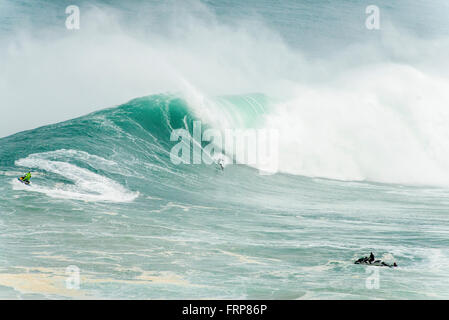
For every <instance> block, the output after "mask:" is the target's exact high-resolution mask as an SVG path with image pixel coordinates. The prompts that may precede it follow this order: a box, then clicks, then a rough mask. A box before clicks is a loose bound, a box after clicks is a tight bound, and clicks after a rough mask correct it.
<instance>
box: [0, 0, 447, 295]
mask: <svg viewBox="0 0 449 320" xmlns="http://www.w3.org/2000/svg"><path fill="white" fill-rule="evenodd" d="M72 2H73V3H72ZM375 2H377V3H378V4H377V5H378V6H379V8H380V10H381V11H380V12H381V16H380V17H381V19H382V20H381V28H380V30H375V31H373V30H367V29H366V27H365V19H366V17H367V15H366V13H365V8H366V7H367V6H368V5H370V4H371V3H370V2H368V1H350V0H347V1H324V0H316V1H306V0H303V1H293V0H289V1H287V0H283V1H262V0H260V1H255V0H254V1H245V2H243V1H236V0H226V1H182V2H181V1H126V2H122V1H43V0H39V1H20V2H19V1H9V0H1V2H0V9H1V10H0V47H1V49H2V51H1V52H0V58H1V60H0V117H1V118H2V120H0V123H1V127H2V128H0V130H2V131H1V135H2V138H0V298H1V299H448V298H449V209H448V208H449V144H448V141H449V140H448V139H449V127H448V126H447V123H448V121H449V111H448V106H449V94H448V92H449V90H447V89H448V88H449V77H448V75H449V68H448V67H449V65H448V63H447V61H446V58H447V54H448V53H449V41H448V40H449V38H448V36H449V32H448V30H449V29H448V27H449V24H448V22H447V21H446V20H447V19H446V18H447V13H449V7H448V5H447V4H445V3H444V1H433V2H432V3H428V4H427V3H426V4H424V3H423V2H420V1H394V3H392V2H391V1H383V0H382V1H381V0H379V1H375ZM72 4H75V5H78V6H79V8H80V12H81V19H82V20H81V28H80V30H79V31H73V30H72V31H70V32H68V31H67V30H66V29H65V27H64V21H65V18H66V16H67V15H66V13H65V8H66V7H67V6H68V5H72ZM195 121H201V123H202V124H203V127H204V129H206V128H216V129H218V130H225V129H228V128H232V129H267V128H270V129H275V130H277V132H279V148H278V149H276V150H277V152H278V154H277V155H278V159H279V163H278V170H277V171H276V173H275V174H261V172H260V171H259V170H258V167H257V166H255V165H246V164H244V163H240V164H238V163H227V164H226V166H225V168H224V170H221V169H220V167H219V166H218V165H217V164H215V163H212V164H206V163H203V164H175V163H173V161H172V159H171V158H170V152H171V150H172V148H173V146H174V145H175V144H176V141H172V140H171V139H170V136H171V134H172V132H173V130H175V129H187V130H190V131H192V127H193V123H194V122H195ZM196 143H199V144H201V142H198V141H197V142H196ZM203 147H204V142H203ZM226 156H227V157H228V159H232V158H233V154H227V155H226ZM231 162H232V161H231ZM27 171H31V173H32V179H31V184H30V185H29V186H27V185H24V184H23V183H21V182H20V181H18V180H17V178H18V177H20V176H22V175H23V173H24V172H27ZM370 252H373V253H374V254H375V256H376V258H378V259H383V260H384V261H388V262H396V263H397V264H398V267H397V268H388V267H374V266H364V265H357V264H354V261H355V260H357V259H358V258H360V257H362V256H366V255H369V253H370ZM73 270H76V272H75V273H74V272H73ZM78 275H79V277H78ZM74 276H75V277H78V278H77V279H78V280H79V281H78V282H76V281H75V282H76V285H75V286H73V282H71V281H72V280H71V279H73V277H74Z"/></svg>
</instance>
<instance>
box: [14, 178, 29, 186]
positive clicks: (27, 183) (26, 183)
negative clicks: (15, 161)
mask: <svg viewBox="0 0 449 320" xmlns="http://www.w3.org/2000/svg"><path fill="white" fill-rule="evenodd" d="M17 180H19V181H20V182H22V183H23V184H24V185H27V186H29V185H30V182H25V181H23V180H22V179H20V178H17Z"/></svg>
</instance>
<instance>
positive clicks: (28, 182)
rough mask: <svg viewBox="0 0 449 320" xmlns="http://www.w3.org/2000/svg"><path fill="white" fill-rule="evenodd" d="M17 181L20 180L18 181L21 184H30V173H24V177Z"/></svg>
mask: <svg viewBox="0 0 449 320" xmlns="http://www.w3.org/2000/svg"><path fill="white" fill-rule="evenodd" d="M19 179H20V181H22V182H23V183H26V184H30V180H31V172H30V171H28V173H25V175H24V176H23V177H20V178H19Z"/></svg>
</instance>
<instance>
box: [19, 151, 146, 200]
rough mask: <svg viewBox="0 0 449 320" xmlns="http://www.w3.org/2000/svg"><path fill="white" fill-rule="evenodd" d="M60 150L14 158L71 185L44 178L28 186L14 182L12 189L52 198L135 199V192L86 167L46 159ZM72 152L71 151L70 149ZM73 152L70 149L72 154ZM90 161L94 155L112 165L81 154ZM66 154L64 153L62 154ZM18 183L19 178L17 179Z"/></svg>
mask: <svg viewBox="0 0 449 320" xmlns="http://www.w3.org/2000/svg"><path fill="white" fill-rule="evenodd" d="M61 151H63V150H57V151H54V152H50V153H37V154H31V155H29V156H28V157H27V158H25V159H20V160H17V161H16V163H15V164H16V165H17V166H22V167H27V168H36V169H39V170H45V171H47V172H52V173H55V174H58V175H60V176H61V177H64V178H65V179H68V180H71V181H73V184H66V183H52V182H51V181H46V182H45V183H42V184H41V182H40V181H38V182H35V181H33V182H32V183H31V185H29V186H25V185H23V184H21V183H14V184H13V188H14V189H15V190H18V189H20V190H26V191H34V192H40V193H44V194H46V195H48V196H50V197H53V198H63V199H74V200H84V201H111V202H130V201H133V200H134V199H136V198H137V196H138V193H137V192H130V191H129V190H127V189H126V188H124V187H123V186H122V185H120V184H119V183H117V182H115V181H113V180H111V179H109V178H106V177H104V176H101V175H99V174H96V173H94V172H91V171H89V170H87V169H84V168H80V167H78V166H76V165H73V164H71V163H68V162H63V161H57V160H49V159H48V158H53V159H54V158H57V157H58V155H61V154H63V152H61ZM72 151H73V150H72ZM75 153H76V152H72V154H75ZM81 154H83V155H84V156H86V157H87V158H89V159H90V160H92V159H93V158H92V157H95V159H97V160H98V161H100V162H104V163H109V165H111V164H112V162H111V161H110V160H106V159H103V158H101V157H97V156H91V155H89V154H88V153H81ZM64 157H66V155H64ZM17 182H18V181H17Z"/></svg>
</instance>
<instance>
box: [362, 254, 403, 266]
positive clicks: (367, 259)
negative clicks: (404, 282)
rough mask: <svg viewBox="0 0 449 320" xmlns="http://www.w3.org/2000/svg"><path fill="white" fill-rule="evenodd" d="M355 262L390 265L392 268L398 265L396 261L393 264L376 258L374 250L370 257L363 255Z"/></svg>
mask: <svg viewBox="0 0 449 320" xmlns="http://www.w3.org/2000/svg"><path fill="white" fill-rule="evenodd" d="M354 263H355V264H367V265H373V266H379V267H390V268H392V267H397V266H398V265H397V264H396V262H394V263H393V264H388V263H386V262H384V261H382V260H376V258H374V254H373V253H372V252H371V253H370V255H369V257H362V258H360V259H358V260H357V261H356V262H354Z"/></svg>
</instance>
